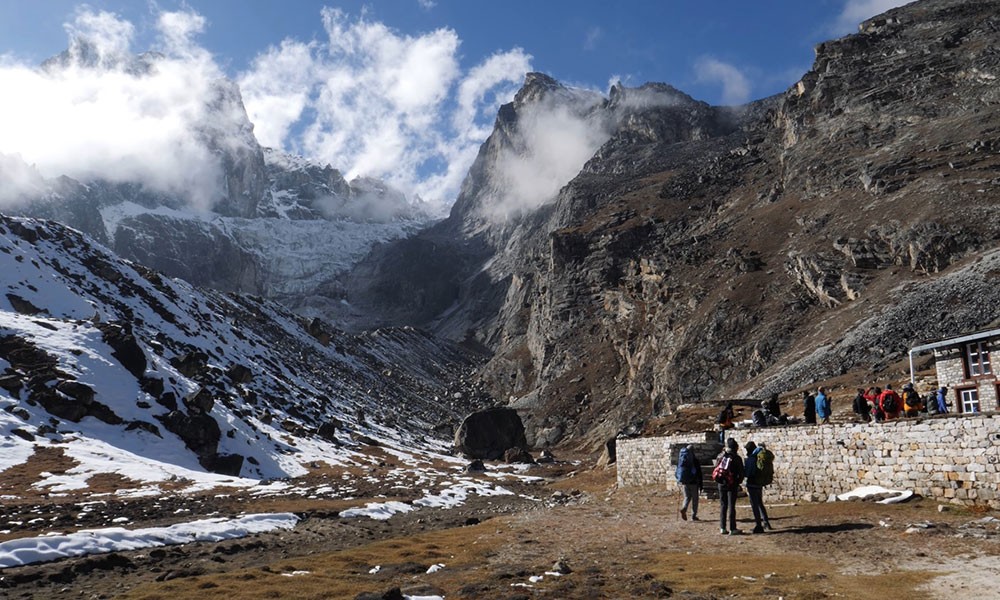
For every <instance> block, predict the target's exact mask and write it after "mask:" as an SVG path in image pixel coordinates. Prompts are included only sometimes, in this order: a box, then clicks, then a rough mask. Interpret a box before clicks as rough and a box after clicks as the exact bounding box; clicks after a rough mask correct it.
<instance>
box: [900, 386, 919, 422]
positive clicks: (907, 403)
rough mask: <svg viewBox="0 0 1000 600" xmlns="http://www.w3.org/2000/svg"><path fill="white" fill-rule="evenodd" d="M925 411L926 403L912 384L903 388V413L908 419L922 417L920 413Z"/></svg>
mask: <svg viewBox="0 0 1000 600" xmlns="http://www.w3.org/2000/svg"><path fill="white" fill-rule="evenodd" d="M922 410H924V401H923V399H922V398H921V397H920V394H918V393H917V390H915V389H913V384H912V383H907V384H906V385H904V386H903V411H904V414H905V415H906V416H907V417H917V416H920V411H922Z"/></svg>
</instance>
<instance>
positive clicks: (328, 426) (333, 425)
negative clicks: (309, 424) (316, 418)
mask: <svg viewBox="0 0 1000 600" xmlns="http://www.w3.org/2000/svg"><path fill="white" fill-rule="evenodd" d="M339 427H340V421H338V420H337V419H330V420H328V421H326V422H325V423H323V424H322V425H320V426H319V430H317V431H316V435H318V436H319V437H321V438H323V439H324V440H326V441H328V442H331V443H334V444H336V443H337V428H339Z"/></svg>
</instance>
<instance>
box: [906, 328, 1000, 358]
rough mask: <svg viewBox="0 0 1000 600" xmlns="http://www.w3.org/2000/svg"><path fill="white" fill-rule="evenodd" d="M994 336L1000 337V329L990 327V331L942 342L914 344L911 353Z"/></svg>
mask: <svg viewBox="0 0 1000 600" xmlns="http://www.w3.org/2000/svg"><path fill="white" fill-rule="evenodd" d="M992 337H1000V329H990V330H989V331H980V332H979V333H971V334H969V335H963V336H961V337H956V338H950V339H947V340H941V341H940V342H932V343H930V344H923V345H921V346H914V347H913V348H910V354H911V355H912V354H916V353H917V352H924V351H925V350H934V349H937V348H944V347H945V346H957V345H959V344H965V343H967V342H975V341H976V340H982V339H985V338H992Z"/></svg>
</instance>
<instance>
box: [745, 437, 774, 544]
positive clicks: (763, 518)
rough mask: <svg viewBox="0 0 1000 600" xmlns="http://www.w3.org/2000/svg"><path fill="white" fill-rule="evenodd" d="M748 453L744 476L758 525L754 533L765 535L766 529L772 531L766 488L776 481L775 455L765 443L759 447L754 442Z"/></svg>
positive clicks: (748, 445)
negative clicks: (766, 504) (766, 502)
mask: <svg viewBox="0 0 1000 600" xmlns="http://www.w3.org/2000/svg"><path fill="white" fill-rule="evenodd" d="M746 451H747V458H746V461H745V462H744V464H743V475H744V476H745V477H746V481H747V496H749V497H750V508H751V510H753V520H754V523H755V524H756V525H755V527H754V528H753V533H764V529H765V528H767V529H771V522H770V521H769V520H768V518H767V509H766V508H764V486H765V485H771V481H772V480H773V479H774V453H773V452H771V451H770V450H768V449H767V445H765V444H764V443H761V445H760V446H758V445H756V444H755V443H753V442H747V445H746Z"/></svg>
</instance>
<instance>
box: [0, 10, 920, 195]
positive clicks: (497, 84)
mask: <svg viewBox="0 0 1000 600" xmlns="http://www.w3.org/2000/svg"><path fill="white" fill-rule="evenodd" d="M904 3H905V2H903V1H902V0H767V1H763V2H747V1H745V0H717V1H715V2H693V1H687V0H674V1H623V2H607V1H606V0H605V1H597V0H574V1H572V2H570V1H555V0H550V1H545V0H542V1H539V0H535V1H533V2H523V1H520V0H508V1H506V2H483V1H473V0H434V1H432V0H393V1H392V2H371V1H369V2H362V1H358V0H348V1H339V2H334V1H331V2H314V1H312V0H296V1H294V2H277V1H255V0H241V1H237V0H187V1H186V2H183V3H181V2H175V1H173V0H159V1H158V2H155V3H154V2H149V3H146V2H138V1H135V0H132V1H125V0H92V1H91V2H89V3H87V4H85V5H84V4H81V3H79V2H73V1H69V0H45V1H44V2H26V1H24V0H0V57H2V63H0V67H2V68H3V69H4V71H3V72H0V84H4V83H8V84H9V83H10V82H5V81H3V80H2V79H3V78H5V77H8V76H11V73H10V69H11V68H14V67H18V68H28V67H31V66H33V65H37V64H38V63H39V62H41V61H42V60H44V59H45V58H47V57H49V56H52V55H55V54H58V53H59V52H60V51H62V50H64V49H66V48H67V47H68V46H69V45H70V43H71V39H72V38H74V37H88V36H89V37H91V38H95V39H99V40H100V43H101V44H103V46H102V47H106V48H108V49H109V50H108V51H109V52H112V51H115V52H117V51H120V50H126V51H128V52H130V53H137V52H141V51H144V50H146V49H149V48H156V49H159V50H165V51H166V53H167V54H168V55H169V56H170V58H171V59H173V60H176V61H178V63H179V64H186V65H188V67H189V70H191V71H193V72H198V73H201V74H203V75H204V77H205V78H211V77H215V76H219V75H225V76H228V77H230V78H233V79H235V80H236V81H238V82H239V83H240V86H241V88H242V90H243V96H244V101H245V103H246V105H247V110H248V112H249V113H250V117H251V119H252V120H253V122H254V124H255V126H256V133H257V137H258V138H259V139H261V142H262V143H264V144H265V145H269V146H275V147H281V148H284V149H286V150H289V151H292V152H295V153H299V154H303V155H306V156H309V157H311V158H315V159H317V160H320V161H323V162H330V163H331V164H333V165H334V166H335V167H338V168H340V169H342V170H343V171H345V172H346V173H348V174H349V175H352V176H353V175H373V176H377V177H381V178H384V179H387V180H388V181H390V182H391V183H393V184H395V185H397V186H399V187H400V188H402V189H403V190H404V191H406V192H407V193H408V194H410V195H419V196H421V197H422V198H424V199H427V200H429V201H433V202H436V203H448V202H450V201H451V200H453V196H454V194H455V191H456V189H457V186H458V184H459V183H460V181H461V178H462V177H463V176H464V173H465V170H467V168H468V165H469V163H470V162H471V160H472V158H473V157H474V155H475V151H476V149H477V148H478V145H479V144H480V143H481V142H482V141H483V139H484V138H485V136H486V135H488V133H489V128H490V126H491V125H492V120H493V117H494V115H495V112H496V108H497V106H498V105H499V104H500V103H502V102H505V101H508V100H509V99H510V97H511V95H512V94H513V92H514V91H516V89H517V87H518V85H519V84H520V82H521V79H522V78H523V73H524V72H525V71H526V70H537V71H542V72H545V73H548V74H550V75H552V76H554V77H556V78H557V79H559V80H560V81H563V82H565V83H567V84H570V85H573V86H578V87H583V88H588V89H592V90H595V91H598V92H605V91H606V90H607V88H608V85H609V83H611V82H613V81H615V80H621V81H623V82H625V83H626V85H636V86H637V85H640V84H642V83H644V82H647V81H662V82H666V83H669V84H671V85H674V86H675V87H677V88H679V89H681V90H683V91H685V92H687V93H689V94H691V95H692V96H694V97H695V98H697V99H700V100H704V101H707V102H709V103H712V104H740V103H743V102H746V101H748V100H752V99H757V98H762V97H765V96H769V95H771V94H775V93H779V92H781V91H783V90H785V89H787V88H788V87H789V86H790V85H792V84H794V83H795V82H796V81H797V80H798V78H799V77H800V76H801V75H802V74H803V73H804V72H805V71H806V70H807V69H808V68H809V67H810V65H811V63H812V59H813V47H814V46H815V45H816V44H817V43H819V42H821V41H823V40H827V39H831V38H834V37H839V36H840V35H843V34H845V33H849V32H852V31H854V30H856V26H857V23H858V22H859V21H860V20H862V19H864V18H868V17H870V16H873V15H875V14H877V13H879V12H883V11H885V10H887V9H889V8H892V7H894V6H898V5H901V4H904ZM15 75H17V76H18V77H23V76H24V75H23V73H15ZM21 81H22V80H21V79H16V82H21ZM36 83H38V82H29V84H28V85H23V84H22V85H20V86H19V87H20V89H21V90H22V91H23V94H22V95H25V96H26V95H27V94H29V93H30V92H31V91H32V90H36V88H37V90H36V91H38V93H41V91H43V90H49V93H52V88H51V85H49V84H51V83H52V82H45V85H37V86H36V85H35V84H36ZM64 83H65V82H64ZM120 83H121V82H120V81H118V80H117V79H114V78H107V77H104V78H101V77H96V78H93V79H92V80H87V83H86V86H87V89H88V90H91V89H93V88H99V87H100V86H102V85H105V84H108V85H119V84H120ZM171 84H181V85H184V86H189V87H191V88H192V89H193V90H196V89H199V87H200V86H199V84H198V82H197V81H194V82H192V81H191V80H190V79H184V78H182V77H177V78H175V79H174V80H171V81H159V82H158V86H159V87H157V88H156V89H159V90H161V91H162V90H163V89H164V88H165V87H166V88H169V86H170V85H171ZM4 87H8V86H4ZM73 89H75V88H73ZM193 90H192V93H193ZM135 93H136V92H135V90H134V89H129V90H127V91H123V92H122V94H124V95H123V96H122V97H134V95H135ZM109 94H110V92H109ZM161 94H162V92H161ZM64 95H65V94H64ZM68 95H70V96H74V95H76V96H78V95H79V94H76V93H75V92H74V93H70V94H68ZM112 95H113V94H112ZM19 101H20V103H19V104H18V103H17V102H18V100H17V99H15V101H14V102H15V104H14V105H13V106H6V105H2V103H0V114H4V113H5V114H7V115H8V117H7V118H8V119H10V118H13V117H10V116H9V115H11V114H14V113H17V112H20V114H19V115H18V116H17V119H18V123H15V124H12V127H11V129H16V130H19V131H22V132H24V136H25V137H26V136H28V135H29V134H30V132H31V128H30V127H29V126H28V124H26V123H25V114H24V113H25V112H31V110H32V109H31V107H32V106H33V105H35V104H37V103H36V102H33V101H32V100H31V99H30V98H27V97H22V98H20V99H19ZM0 102H2V101H0ZM108 104H109V105H110V104H111V103H108ZM76 108H78V106H77V105H73V106H69V105H63V106H62V108H60V110H70V111H71V112H72V111H75V110H76ZM92 109H93V107H88V112H87V113H86V114H87V118H88V119H91V120H93V119H97V118H104V117H105V116H106V117H107V118H109V119H112V118H113V117H114V115H111V114H108V115H103V114H102V115H100V116H98V115H97V114H96V112H95V111H94V110H92ZM52 110H55V109H54V108H53V109H52ZM109 112H110V111H109ZM119 112H121V111H119ZM124 112H125V113H126V114H130V111H128V110H126V111H124ZM190 112H191V111H189V110H187V111H186V112H185V113H184V114H190ZM29 116H30V115H29ZM148 116H149V115H138V117H139V118H141V119H142V120H146V119H147V118H148ZM37 117H38V118H37V123H38V126H40V127H44V121H45V119H44V115H38V116H37ZM114 118H117V117H114ZM3 119H4V117H3V116H0V128H2V129H3V130H4V131H9V129H8V128H6V127H3V126H4V125H5V123H4V122H3ZM28 122H29V123H33V121H32V119H30V118H29V119H28ZM170 122H171V123H174V124H176V123H177V119H173V120H171V121H170ZM14 125H17V127H14ZM106 127H110V128H113V129H119V130H121V131H120V133H121V134H122V136H121V137H122V138H128V135H126V133H127V132H128V130H130V129H132V130H134V129H135V127H134V126H130V125H129V124H128V123H126V122H122V121H121V120H120V119H119V120H118V121H117V122H116V121H114V120H112V121H109V122H108V123H107V124H106ZM74 129H75V128H73V127H69V128H68V129H67V127H66V126H65V124H64V128H63V133H62V135H69V134H75V132H74V131H73V130H74ZM53 134H55V132H53ZM7 137H8V139H7V141H6V142H5V141H4V140H0V153H6V154H12V153H16V154H20V155H21V156H23V157H24V158H25V160H26V161H28V162H30V163H32V164H35V165H38V168H39V169H40V170H42V171H43V173H44V174H46V175H51V174H52V173H53V171H54V170H59V169H63V170H64V171H66V170H68V171H70V172H72V171H73V169H72V168H71V167H70V166H67V162H66V161H65V160H63V161H62V162H60V161H58V160H48V157H46V156H44V155H45V154H46V152H45V151H44V150H39V149H37V148H35V149H32V147H31V143H29V142H26V141H24V142H22V141H21V140H20V139H18V138H17V136H16V135H8V136H7ZM86 143H88V140H85V139H81V140H78V143H77V144H76V145H77V146H79V147H84V146H85V145H86ZM102 143H105V144H106V145H108V144H110V142H106V141H105V142H102ZM122 143H123V144H124V145H125V146H126V147H128V146H130V145H131V146H135V145H139V146H141V145H142V144H141V142H140V141H137V140H134V139H123V140H122ZM170 143H172V142H171V141H170V140H166V139H164V140H163V144H170ZM177 143H181V144H182V145H184V144H186V143H187V141H186V140H182V141H181V142H177ZM70 145H74V144H70ZM115 152H116V150H115V149H109V151H108V152H106V153H105V154H109V153H110V154H111V155H115ZM194 160H197V158H195V159H194ZM175 166H176V165H175ZM87 168H88V169H90V168H93V165H88V166H87ZM84 170H86V169H84Z"/></svg>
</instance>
